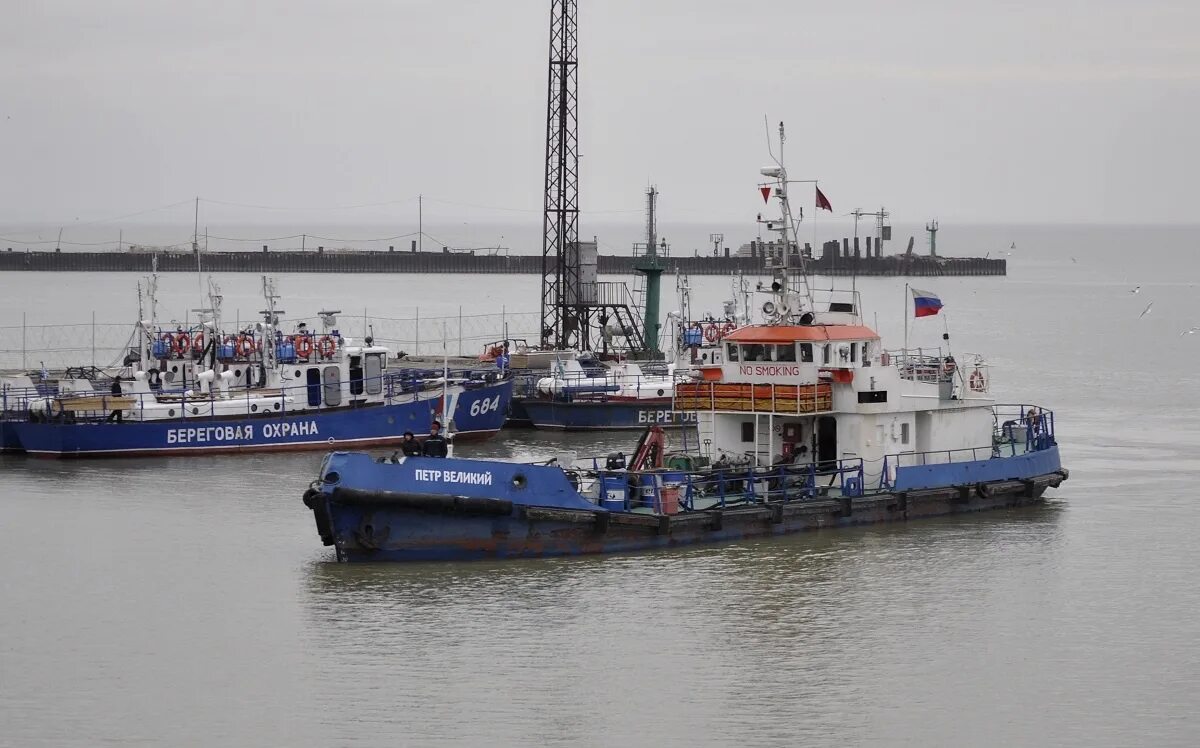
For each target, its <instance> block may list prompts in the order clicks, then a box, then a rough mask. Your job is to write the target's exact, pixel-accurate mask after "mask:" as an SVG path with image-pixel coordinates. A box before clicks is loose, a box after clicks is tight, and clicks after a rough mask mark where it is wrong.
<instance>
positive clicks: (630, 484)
mask: <svg viewBox="0 0 1200 748" xmlns="http://www.w3.org/2000/svg"><path fill="white" fill-rule="evenodd" d="M585 476H586V477H590V478H594V479H595V480H596V485H597V486H598V491H599V493H598V501H599V503H600V505H601V506H603V507H605V508H607V509H610V510H620V511H642V512H650V513H655V514H662V513H665V514H674V513H676V512H677V511H684V512H691V511H704V510H709V509H725V508H730V507H738V506H747V505H754V504H765V503H767V502H772V503H774V502H794V501H812V500H816V499H825V498H834V497H848V498H854V497H858V496H862V495H864V493H865V490H866V489H865V483H864V469H863V461H862V459H859V458H855V459H846V460H830V461H827V462H820V463H816V464H811V463H810V464H807V465H775V466H770V467H753V466H750V465H746V466H741V465H732V464H731V465H729V466H726V467H722V466H720V465H715V466H713V467H712V468H710V469H708V470H704V471H684V470H669V469H668V470H654V471H643V472H636V471H624V470H592V471H587V472H586V473H585ZM614 485H616V486H620V487H621V490H620V491H619V494H618V495H621V496H623V497H624V498H623V501H621V502H620V504H619V505H617V503H614V502H612V501H607V502H606V501H605V499H606V498H607V496H609V495H610V493H609V489H611V487H613V486H614Z"/></svg>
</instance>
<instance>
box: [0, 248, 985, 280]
mask: <svg viewBox="0 0 1200 748" xmlns="http://www.w3.org/2000/svg"><path fill="white" fill-rule="evenodd" d="M154 257H157V258H158V270H159V271H160V272H195V271H196V267H197V260H199V264H200V266H201V267H202V268H203V269H204V271H205V272H214V273H493V274H529V273H532V274H537V273H540V272H542V257H541V256H540V255H482V254H466V253H461V252H447V251H442V252H379V251H375V252H367V251H343V250H339V251H323V250H319V251H308V252H295V251H266V250H265V249H264V250H263V251H261V252H220V251H212V252H202V253H200V257H199V258H197V256H196V254H195V253H193V252H190V251H183V252H168V251H163V252H148V251H129V252H57V251H53V252H43V251H14V250H11V249H10V250H8V251H0V271H18V270H26V271H43V272H45V271H76V272H79V271H83V272H137V273H148V272H150V269H151V262H152V258H154ZM781 259H782V258H781V257H778V256H772V255H771V254H770V253H755V254H753V255H747V256H741V255H734V256H717V257H715V256H690V257H689V256H671V257H669V258H664V262H663V264H664V265H665V266H666V268H667V272H675V271H679V272H683V273H687V274H689V275H729V274H731V273H737V272H743V273H746V274H748V275H757V274H759V273H761V272H763V269H764V267H765V266H767V265H770V264H776V265H777V264H779V262H780V260H781ZM788 259H789V261H790V264H793V265H794V264H795V262H796V260H797V259H798V258H797V257H795V256H793V257H790V258H788ZM634 261H635V258H634V257H632V256H624V255H600V256H599V258H598V268H597V270H598V272H599V273H601V274H603V275H632V274H633V273H634V269H633V265H634ZM808 267H809V271H810V272H812V273H813V274H816V275H840V276H847V275H894V276H941V275H1005V274H1006V273H1007V267H1006V262H1005V260H1003V259H988V258H980V257H930V256H918V255H888V256H886V257H884V256H841V255H838V256H834V255H831V254H828V253H826V254H823V255H822V256H821V257H818V258H813V259H810V260H809V261H808Z"/></svg>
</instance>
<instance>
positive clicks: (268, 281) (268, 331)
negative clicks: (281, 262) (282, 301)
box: [256, 275, 285, 370]
mask: <svg viewBox="0 0 1200 748" xmlns="http://www.w3.org/2000/svg"><path fill="white" fill-rule="evenodd" d="M262 288H263V298H264V299H266V302H267V308H266V309H263V310H262V311H260V312H259V314H261V315H262V316H263V321H262V322H259V323H258V324H257V325H256V327H257V328H258V330H259V332H261V333H262V363H263V367H264V368H265V369H268V370H270V369H274V367H275V329H276V328H277V327H278V326H279V315H281V314H284V313H285V312H284V311H283V310H282V309H276V308H275V302H276V301H278V300H279V294H278V293H276V292H275V279H274V278H268V277H267V276H265V275H264V276H263V277H262Z"/></svg>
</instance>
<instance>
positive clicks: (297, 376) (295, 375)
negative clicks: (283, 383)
mask: <svg viewBox="0 0 1200 748" xmlns="http://www.w3.org/2000/svg"><path fill="white" fill-rule="evenodd" d="M292 376H293V377H295V378H296V379H299V378H300V370H299V369H296V371H295V373H293V374H292Z"/></svg>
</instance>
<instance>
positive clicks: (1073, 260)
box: [1071, 257, 1079, 262]
mask: <svg viewBox="0 0 1200 748" xmlns="http://www.w3.org/2000/svg"><path fill="white" fill-rule="evenodd" d="M1071 262H1079V260H1076V259H1075V258H1074V257H1072V258H1071Z"/></svg>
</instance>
